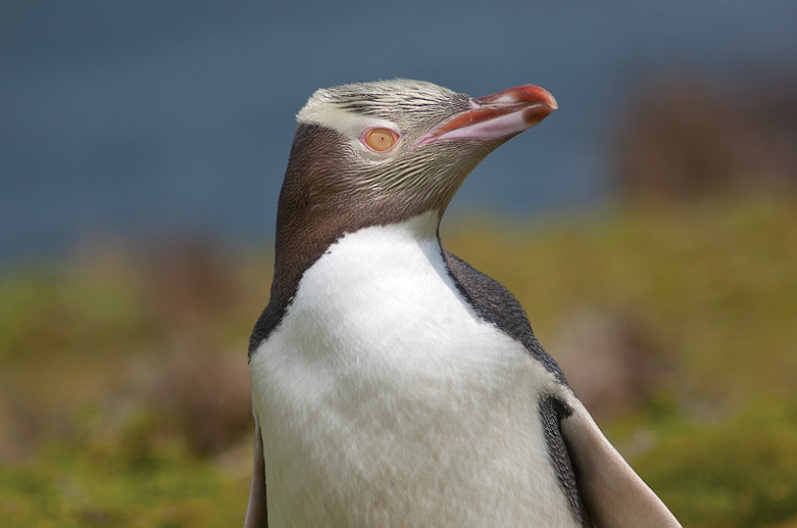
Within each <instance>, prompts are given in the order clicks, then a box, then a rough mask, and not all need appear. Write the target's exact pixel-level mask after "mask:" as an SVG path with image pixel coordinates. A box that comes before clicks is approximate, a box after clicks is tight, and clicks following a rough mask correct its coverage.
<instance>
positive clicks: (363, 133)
mask: <svg viewBox="0 0 797 528" xmlns="http://www.w3.org/2000/svg"><path fill="white" fill-rule="evenodd" d="M556 107H557V105H556V101H555V99H554V98H553V96H551V94H550V93H548V92H547V91H545V90H543V89H542V88H538V87H535V86H520V87H517V88H511V89H508V90H504V91H502V92H499V93H497V94H494V95H490V96H487V97H480V98H472V97H469V96H467V95H465V94H460V93H456V92H453V91H451V90H448V89H446V88H443V87H440V86H437V85H435V84H432V83H428V82H420V81H410V80H404V79H396V80H391V81H379V82H371V83H356V84H347V85H342V86H337V87H334V88H329V89H321V90H318V91H316V92H315V93H314V94H313V95H312V96H311V97H310V99H309V100H308V102H307V104H306V105H305V106H304V108H302V110H301V111H300V112H299V114H298V115H297V121H298V124H299V126H298V129H297V134H296V138H295V140H294V145H293V149H292V151H291V160H290V162H289V167H288V173H287V175H286V182H285V183H286V186H287V185H289V184H290V183H291V182H290V181H289V180H291V179H299V180H301V182H300V183H301V185H300V189H297V190H299V191H300V192H303V193H304V194H305V196H304V197H305V199H307V200H308V201H309V202H314V198H316V199H317V200H319V201H321V202H323V204H320V203H316V208H317V209H318V210H322V209H329V210H330V213H331V212H332V210H333V209H339V210H340V212H342V213H344V214H345V215H347V216H349V217H351V216H352V215H353V214H357V213H358V212H359V213H362V215H363V216H364V218H363V220H365V218H370V222H372V223H374V224H377V223H390V222H395V221H401V220H403V219H406V218H409V217H410V216H414V215H416V214H419V213H422V212H426V211H429V210H434V211H436V212H437V213H438V218H439V217H441V216H442V214H443V212H444V211H445V208H446V207H447V205H448V203H449V202H450V201H451V199H452V198H453V196H454V194H455V193H456V191H457V189H459V187H460V185H461V184H462V182H463V181H464V180H465V177H466V176H467V175H468V173H470V171H471V170H473V168H474V167H475V166H476V165H477V164H478V163H479V162H480V161H481V160H482V159H484V157H485V156H487V155H488V154H489V153H490V152H492V151H493V150H494V149H495V148H497V147H498V146H499V145H501V144H502V143H504V142H506V141H507V140H509V139H510V138H512V137H513V136H515V135H517V134H519V133H520V132H523V131H524V130H526V129H528V128H531V127H532V126H534V125H536V124H537V123H539V122H540V121H541V120H542V119H544V118H545V117H546V116H547V115H548V114H550V113H551V112H553V110H555V109H556ZM294 166H297V167H298V170H296V169H294ZM283 191H284V190H283ZM280 205H281V206H282V203H281V204H280Z"/></svg>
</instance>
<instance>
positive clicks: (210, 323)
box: [0, 0, 797, 528]
mask: <svg viewBox="0 0 797 528" xmlns="http://www.w3.org/2000/svg"><path fill="white" fill-rule="evenodd" d="M795 22H797V4H795V3H794V2H793V1H789V0H783V1H774V0H772V1H759V2H752V1H741V0H725V1H721V2H720V1H716V0H691V1H689V2H686V1H679V0H667V1H664V0H649V1H644V2H641V1H637V2H634V1H630V0H629V1H619V0H616V1H611V2H608V3H607V2H603V3H595V2H586V1H574V2H566V3H562V2H557V3H553V2H529V1H524V2H508V1H493V2H468V1H458V2H444V1H432V2H400V3H396V4H395V5H394V4H373V3H366V2H358V1H343V2H335V3H332V2H321V1H302V0H297V1H294V2H291V3H290V4H288V3H285V4H284V5H273V4H272V3H270V2H221V1H190V2H189V1H178V0H170V1H168V2H150V1H125V2H121V1H120V2H99V1H96V2H89V1H70V2H55V1H43V2H28V1H24V2H16V1H10V0H9V1H4V2H2V3H0V521H2V524H3V525H4V526H85V525H105V526H128V525H130V524H139V525H143V526H164V527H165V526H175V527H176V526H228V525H230V524H240V523H241V522H242V519H243V514H244V511H245V507H246V498H247V490H248V485H249V478H250V477H249V472H250V463H251V462H250V450H251V428H252V419H251V409H250V402H249V390H250V387H249V375H248V371H247V367H246V345H247V339H248V335H249V332H250V330H251V327H252V325H253V323H254V321H255V319H256V318H257V316H258V315H259V312H260V311H261V310H262V308H263V307H264V306H265V304H266V302H267V300H268V287H269V283H270V280H271V264H272V262H271V259H272V256H271V253H270V252H271V244H272V237H273V229H274V221H275V215H276V200H277V194H278V192H279V188H280V185H281V182H282V175H283V172H284V169H285V165H286V162H287V158H288V153H289V149H290V145H291V142H292V139H293V132H294V129H295V120H294V116H295V114H296V112H297V111H298V110H299V109H300V108H301V107H302V105H303V104H304V102H305V101H306V99H307V97H309V95H310V94H311V93H312V92H313V91H314V90H315V89H317V88H321V87H327V86H331V85H334V84H341V83H347V82H353V81H370V80H377V79H389V78H395V77H407V78H415V79H422V80H427V81H432V82H435V83H437V84H441V85H443V86H447V87H449V88H451V89H453V90H455V91H459V92H465V93H468V94H470V95H472V96H481V95H487V94H490V93H494V92H497V91H499V90H502V89H505V88H508V87H512V86H516V85H521V84H536V85H539V86H542V87H544V88H546V89H548V90H549V91H550V92H551V93H553V94H554V96H555V97H556V98H557V100H558V102H559V105H560V109H559V110H558V111H557V112H555V113H554V114H553V115H551V116H550V117H549V118H548V119H546V120H545V121H544V122H543V123H542V124H541V125H540V126H539V127H537V128H535V129H534V130H532V131H530V132H528V133H526V134H523V135H521V136H520V137H518V138H516V139H514V140H512V141H511V142H509V143H508V144H506V145H505V146H503V147H501V149H499V150H498V151H497V152H495V153H494V154H492V155H491V156H490V157H489V158H487V159H486V160H485V161H484V162H483V163H482V164H481V165H480V166H479V167H478V168H477V169H476V170H475V171H474V172H473V174H472V175H471V176H470V177H469V179H468V181H467V182H466V183H465V185H464V186H463V188H462V189H461V191H460V193H459V194H458V196H457V197H456V198H455V200H454V202H453V203H452V206H451V208H450V210H449V213H448V215H447V218H446V220H445V222H444V226H443V227H444V231H443V240H444V242H445V243H446V245H447V247H448V248H449V249H451V250H452V251H453V252H455V253H457V254H459V255H460V256H461V257H463V258H465V259H466V260H468V261H469V262H471V263H472V264H474V265H475V266H476V267H477V268H479V269H481V270H483V271H485V272H487V273H489V274H491V275H492V276H494V277H495V278H497V279H498V280H500V281H501V282H502V283H504V284H505V285H506V286H507V287H508V288H509V289H510V290H511V291H513V293H515V295H516V296H517V297H518V298H519V299H520V300H521V302H522V303H523V304H524V306H525V308H526V311H527V312H528V314H529V316H530V319H531V321H532V324H533V326H534V328H535V331H536V333H537V335H538V337H539V338H540V340H541V342H542V343H543V345H544V346H546V348H547V349H548V350H549V352H550V353H551V354H552V355H553V356H554V357H555V359H557V361H559V362H560V364H561V365H562V367H563V369H564V371H565V373H566V375H567V377H568V379H569V381H570V383H571V385H572V386H573V387H574V389H575V390H576V392H577V393H578V394H579V396H580V397H581V398H582V399H583V400H584V401H585V403H586V405H587V407H588V408H590V409H591V410H592V411H593V412H594V414H595V415H596V418H597V419H598V422H599V424H600V425H601V427H602V428H603V429H604V430H605V431H606V433H607V435H608V436H609V438H610V439H611V440H612V441H613V442H614V443H615V444H616V445H617V446H618V448H619V449H620V451H621V452H622V453H623V454H624V455H625V456H626V457H627V458H628V459H629V460H630V461H631V462H632V465H634V467H635V468H637V470H638V471H639V472H640V474H641V475H642V476H643V478H645V479H646V480H647V481H648V482H649V483H650V484H651V486H652V487H653V489H654V490H656V491H657V492H658V493H659V494H660V495H661V496H662V498H663V499H664V500H665V502H667V503H668V504H669V505H670V507H671V509H672V510H673V511H674V513H675V514H676V515H677V516H678V517H679V518H680V519H681V521H682V522H683V523H684V524H685V525H689V526H701V527H754V526H756V527H757V526H773V527H775V526H777V527H780V528H786V527H793V526H797V456H795V454H797V395H796V394H795V389H797V382H795V379H797V377H796V376H795V373H797V345H796V344H795V343H797V31H795V30H794V27H795Z"/></svg>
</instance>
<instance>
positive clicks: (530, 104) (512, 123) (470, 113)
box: [415, 86, 558, 147]
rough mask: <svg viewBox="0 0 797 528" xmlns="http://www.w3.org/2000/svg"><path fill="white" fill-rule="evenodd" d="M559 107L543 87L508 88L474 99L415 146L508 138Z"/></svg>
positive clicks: (531, 125) (526, 128)
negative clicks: (469, 106)
mask: <svg viewBox="0 0 797 528" xmlns="http://www.w3.org/2000/svg"><path fill="white" fill-rule="evenodd" d="M557 108H558V105H557V104H556V99H554V97H553V95H551V94H550V93H549V92H548V91H547V90H544V89H543V88H540V87H538V86H517V87H515V88H509V89H508V90H503V91H501V92H498V93H495V94H492V95H487V96H485V97H479V98H478V99H472V100H471V108H470V110H466V111H465V112H461V113H459V114H456V115H454V116H453V117H451V118H449V119H447V120H446V121H444V122H442V123H441V124H439V125H438V126H436V127H435V128H433V129H432V130H430V131H429V132H428V133H427V134H426V135H425V136H423V137H422V138H421V139H420V140H419V141H418V143H416V144H415V147H420V146H422V145H427V144H429V143H436V142H438V141H450V140H454V139H459V140H475V141H491V140H496V139H509V138H511V137H512V136H515V135H517V134H520V133H521V132H523V131H525V130H528V129H529V128H531V127H533V126H534V125H536V124H537V123H539V122H540V121H542V120H543V119H545V118H546V117H547V116H548V115H549V114H550V113H551V112H553V111H554V110H556V109H557Z"/></svg>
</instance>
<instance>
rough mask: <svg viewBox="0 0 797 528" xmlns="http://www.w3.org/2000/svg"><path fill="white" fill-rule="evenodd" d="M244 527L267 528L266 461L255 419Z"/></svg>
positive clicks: (261, 437) (258, 427)
mask: <svg viewBox="0 0 797 528" xmlns="http://www.w3.org/2000/svg"><path fill="white" fill-rule="evenodd" d="M244 528H268V513H267V511H266V463H265V460H264V459H263V436H262V435H261V434H260V426H259V425H258V424H257V421H255V447H254V462H253V466H252V487H251V489H250V490H249V504H248V505H247V507H246V519H245V520H244Z"/></svg>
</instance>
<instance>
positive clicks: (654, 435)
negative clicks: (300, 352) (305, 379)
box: [0, 195, 797, 528]
mask: <svg viewBox="0 0 797 528" xmlns="http://www.w3.org/2000/svg"><path fill="white" fill-rule="evenodd" d="M443 239H444V241H445V242H446V245H447V247H448V248H449V249H450V250H452V251H453V252H454V253H456V254H458V255H460V256H462V257H463V258H465V259H466V260H468V261H469V262H471V263H472V264H473V265H474V266H476V267H477V268H478V269H481V270H483V271H485V272H488V273H489V274H491V275H492V276H493V277H495V278H496V279H498V280H499V281H501V282H502V283H504V284H505V285H506V286H507V287H508V288H509V289H510V290H511V291H512V292H513V293H515V295H516V296H517V297H518V298H519V299H520V300H521V302H522V303H523V305H524V307H525V308H526V311H527V312H528V314H529V316H530V319H531V320H532V323H533V325H534V328H535V331H536V333H537V335H538V336H539V338H540V340H541V341H542V343H543V345H545V344H546V343H547V342H549V341H551V340H552V336H554V335H555V334H557V333H560V332H561V331H562V329H561V326H560V325H561V321H563V320H566V319H567V316H568V315H569V314H571V313H573V312H574V311H578V310H581V309H584V308H586V309H591V310H598V311H600V310H609V311H616V312H624V313H630V314H633V316H634V318H635V319H636V320H637V321H640V322H641V324H642V325H643V326H644V327H645V328H646V329H647V331H648V334H649V338H650V339H651V340H652V341H654V342H655V344H656V348H657V350H660V351H661V352H660V353H661V354H663V355H665V356H666V360H667V365H669V369H668V371H667V373H666V374H665V375H662V376H660V377H659V378H657V379H656V381H655V383H656V386H655V387H653V388H652V389H651V391H650V393H651V394H652V395H653V396H651V397H650V398H649V399H647V400H646V401H645V402H643V404H641V405H638V406H635V407H632V408H631V410H627V411H625V412H623V413H621V414H619V415H616V416H613V417H612V418H611V419H607V420H603V421H601V426H602V427H603V428H604V430H605V431H606V432H607V435H608V436H609V437H610V438H611V440H612V441H613V442H614V443H615V444H616V445H617V446H618V448H619V449H620V450H621V452H623V453H624V454H625V455H626V456H627V457H628V458H629V460H630V461H631V463H632V465H633V466H634V467H635V468H636V469H637V471H638V472H639V473H640V475H642V476H643V478H645V480H646V481H647V482H648V483H649V484H650V485H651V487H652V488H653V489H654V490H656V492H657V493H658V494H659V495H660V496H661V497H662V498H663V499H664V500H665V502H667V503H668V505H669V506H670V507H671V509H672V510H673V512H674V513H676V515H677V516H678V517H679V518H680V519H681V521H682V522H683V523H684V525H685V526H697V527H706V528H709V527H711V528H714V527H716V528H720V527H728V528H730V527H739V528H742V527H759V526H760V527H764V526H772V527H775V526H777V527H780V528H786V527H789V526H797V203H795V201H794V200H792V199H790V198H781V199H776V198H773V197H771V196H758V195H756V196H746V197H744V198H739V197H737V198H722V199H715V200H709V201H701V202H700V203H693V204H680V205H669V206H663V205H648V206H646V207H644V208H642V207H639V208H636V209H623V210H613V211H602V212H598V213H592V214H588V215H579V216H577V217H575V218H573V217H570V218H568V219H566V220H562V219H556V218H553V219H547V220H545V221H544V222H540V221H537V222H534V223H529V225H527V226H520V225H518V224H517V223H513V224H511V225H508V224H502V223H501V222H500V221H496V220H490V219H482V220H481V221H479V222H478V223H477V222H474V221H459V222H453V223H452V225H450V226H448V225H447V226H445V229H444V232H443ZM163 262H166V263H167V264H169V265H174V263H175V262H177V263H178V264H179V263H182V264H179V265H177V268H176V270H177V271H176V272H174V270H173V269H172V268H169V267H168V266H166V267H165V268H164V265H163ZM268 262H269V260H268V257H264V256H254V257H253V256H248V257H245V256H235V257H231V256H229V255H225V256H221V257H220V256H218V255H215V254H214V252H213V251H212V250H207V252H204V253H203V252H199V253H196V254H194V255H193V257H191V258H188V259H184V258H183V259H181V258H175V257H174V256H169V257H165V258H164V260H163V261H158V260H157V259H154V260H153V259H147V258H142V257H141V256H140V255H135V254H133V253H130V252H125V251H95V252H87V253H86V254H83V255H81V256H79V257H76V258H74V259H71V260H70V261H69V262H68V263H65V264H62V265H59V266H58V267H50V268H45V267H39V268H37V269H30V268H25V269H23V268H16V269H13V270H8V271H6V272H5V274H4V275H3V276H2V277H0V431H3V432H2V434H0V525H2V526H12V527H13V526H91V525H104V526H131V525H132V526H162V527H167V526H169V527H178V526H186V527H188V526H191V527H205V526H207V527H212V526H231V525H233V526H236V525H240V524H241V523H242V519H243V514H244V510H245V507H246V499H247V490H248V484H249V476H248V474H247V472H248V463H249V462H248V460H247V458H248V453H249V445H248V442H249V439H248V438H247V436H246V435H247V430H248V428H249V424H248V422H247V421H246V418H247V415H248V413H249V409H248V408H246V407H247V405H246V395H247V393H248V390H249V388H248V385H247V382H246V380H245V376H246V366H245V354H246V339H247V337H248V336H247V334H248V330H249V328H251V324H252V322H253V321H254V319H255V318H256V316H257V314H258V312H259V310H261V309H262V306H263V305H264V304H265V302H266V298H267V294H268V278H269V276H270V272H269V270H268ZM181 266H182V267H181ZM164 270H166V271H164ZM170 270H171V271H170ZM170 273H171V275H170ZM164 277H166V279H164ZM164 281H165V282H164ZM181 281H182V283H181ZM181 284H182V285H181ZM251 284H258V287H257V288H255V289H254V290H253V289H252V288H251ZM197 333H200V334H201V335H202V343H204V345H203V346H201V347H198V346H197V341H195V340H192V337H191V336H194V335H196V334H197ZM208 343H210V345H208ZM186 350H189V351H190V354H191V355H190V357H191V358H192V361H193V360H194V359H196V358H201V361H200V363H201V364H206V365H207V364H212V365H217V366H219V367H218V368H215V367H214V368H212V369H204V371H203V370H202V369H199V372H196V371H194V372H191V373H190V375H184V373H185V372H186V369H185V368H181V365H182V366H184V365H185V363H181V361H182V359H181V358H183V357H184V356H185V351H186ZM550 352H551V353H552V354H553V355H554V356H556V350H553V349H552V350H550ZM202 362H205V363H202ZM164 363H168V364H169V365H171V367H169V368H171V370H169V369H165V370H164V368H163V366H162V365H163V364H164ZM208 370H211V371H213V373H214V374H213V375H208V374H207V372H205V371H208ZM164 371H165V372H166V374H164ZM186 376H187V377H190V378H191V379H190V380H189V381H185V380H184V379H183V378H184V377H186ZM242 379H243V380H244V381H241V380H242ZM200 393H201V394H203V395H204V398H198V397H197V394H200ZM186 416H189V417H190V416H193V417H194V418H193V419H188V418H186ZM230 416H235V417H240V416H242V417H243V418H236V419H235V420H227V418H228V417H230ZM217 417H224V418H225V420H226V421H225V420H222V419H221V418H217ZM214 427H215V429H214ZM196 437H202V438H204V439H205V440H204V441H203V442H202V443H199V444H198V443H196V441H195V440H192V438H196Z"/></svg>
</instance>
